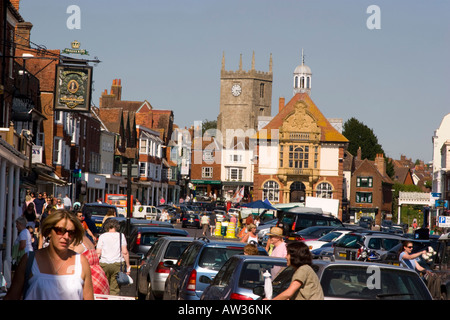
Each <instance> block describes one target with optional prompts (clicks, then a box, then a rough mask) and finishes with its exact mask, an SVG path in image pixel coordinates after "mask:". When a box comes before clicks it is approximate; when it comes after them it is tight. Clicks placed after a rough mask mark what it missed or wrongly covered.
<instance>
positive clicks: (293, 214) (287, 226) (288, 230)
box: [277, 207, 344, 240]
mask: <svg viewBox="0 0 450 320" xmlns="http://www.w3.org/2000/svg"><path fill="white" fill-rule="evenodd" d="M308 209H310V208H301V207H299V208H294V209H291V210H290V211H283V212H282V213H281V216H280V217H279V219H278V223H277V226H279V227H281V228H283V231H284V235H285V236H286V240H295V237H296V236H295V233H296V232H298V231H300V230H303V229H305V228H308V227H312V226H334V227H344V225H343V224H342V222H341V221H340V220H339V219H337V218H336V217H334V216H332V215H327V214H320V213H315V212H313V211H312V212H307V211H305V210H308Z"/></svg>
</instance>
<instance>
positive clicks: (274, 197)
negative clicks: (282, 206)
mask: <svg viewBox="0 0 450 320" xmlns="http://www.w3.org/2000/svg"><path fill="white" fill-rule="evenodd" d="M263 199H268V200H269V201H274V202H278V201H279V199H280V185H279V184H278V183H277V182H276V181H273V180H270V181H267V182H265V183H264V185H263Z"/></svg>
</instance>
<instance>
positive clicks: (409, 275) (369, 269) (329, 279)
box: [314, 260, 432, 300]
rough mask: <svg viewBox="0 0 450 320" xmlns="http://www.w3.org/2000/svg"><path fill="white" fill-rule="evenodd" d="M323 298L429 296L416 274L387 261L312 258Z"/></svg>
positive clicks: (418, 298)
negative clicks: (332, 260)
mask: <svg viewBox="0 0 450 320" xmlns="http://www.w3.org/2000/svg"><path fill="white" fill-rule="evenodd" d="M314 264H315V265H316V266H317V267H318V270H317V275H318V276H319V279H320V284H321V286H322V290H323V292H324V296H325V299H363V300H366V299H367V300H375V299H376V300H431V299H432V297H431V295H430V292H429V290H428V289H427V287H426V285H425V284H424V282H423V281H422V280H421V279H420V277H419V275H418V274H417V273H416V272H414V271H412V270H409V269H406V268H402V267H397V266H392V265H389V264H376V268H377V270H376V274H377V275H378V276H379V278H377V277H374V273H375V271H374V270H373V268H374V264H373V263H370V262H360V261H335V262H330V261H324V260H314Z"/></svg>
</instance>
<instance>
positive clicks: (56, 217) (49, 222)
mask: <svg viewBox="0 0 450 320" xmlns="http://www.w3.org/2000/svg"><path fill="white" fill-rule="evenodd" d="M64 219H67V220H69V221H70V222H72V223H73V225H74V227H75V235H74V237H73V242H72V243H73V244H74V245H78V244H80V243H82V242H83V236H84V233H85V231H84V228H83V226H82V225H81V222H80V220H78V218H77V217H76V216H75V215H74V214H72V213H71V212H70V211H67V210H64V209H58V210H55V211H54V212H52V214H50V215H48V216H47V217H46V218H45V220H44V222H43V223H42V226H41V233H42V236H43V237H44V238H47V237H48V236H49V235H50V232H51V231H52V229H53V227H54V226H56V224H57V223H58V222H60V221H61V220H64Z"/></svg>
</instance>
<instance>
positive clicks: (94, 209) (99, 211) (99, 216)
mask: <svg viewBox="0 0 450 320" xmlns="http://www.w3.org/2000/svg"><path fill="white" fill-rule="evenodd" d="M109 209H114V210H115V211H116V216H117V217H118V216H119V211H118V210H117V207H116V206H113V205H111V204H106V203H97V202H93V203H85V204H84V205H83V207H82V208H81V212H82V213H83V215H84V216H85V217H86V216H87V215H89V216H90V217H91V220H92V221H93V222H94V223H95V226H96V228H97V230H96V231H97V232H94V233H99V232H100V230H101V228H102V221H103V218H104V217H105V216H106V213H107V212H108V210H109ZM122 217H123V215H122Z"/></svg>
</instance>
